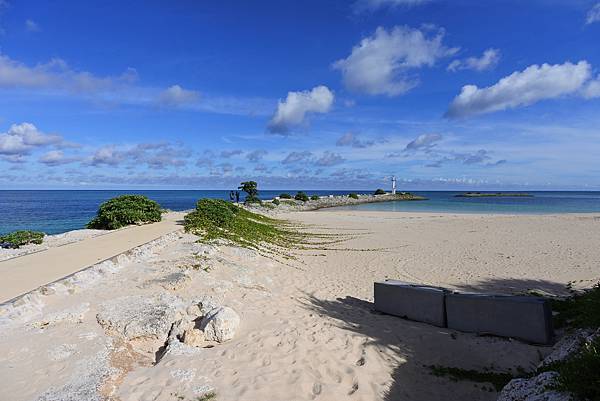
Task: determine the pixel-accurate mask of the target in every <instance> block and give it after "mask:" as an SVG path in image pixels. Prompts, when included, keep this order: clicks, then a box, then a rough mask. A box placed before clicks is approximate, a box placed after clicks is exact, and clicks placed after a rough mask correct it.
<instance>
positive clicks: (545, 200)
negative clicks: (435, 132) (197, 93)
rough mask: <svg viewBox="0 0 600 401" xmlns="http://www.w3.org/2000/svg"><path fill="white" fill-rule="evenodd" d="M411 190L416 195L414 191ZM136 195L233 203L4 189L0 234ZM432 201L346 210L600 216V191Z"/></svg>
mask: <svg viewBox="0 0 600 401" xmlns="http://www.w3.org/2000/svg"><path fill="white" fill-rule="evenodd" d="M282 192H287V193H290V194H292V195H293V194H295V193H296V191H295V190H294V191H292V190H269V191H261V192H260V196H261V198H263V199H270V198H273V197H274V196H276V195H279V194H280V193H282ZM305 192H306V193H307V194H308V195H313V194H316V195H328V194H334V195H341V194H348V193H350V192H357V193H365V191H360V190H357V191H327V190H318V191H310V190H306V191H305ZM411 192H413V191H411ZM127 193H136V194H142V195H146V196H147V197H149V198H151V199H154V200H155V201H157V202H158V203H160V205H161V206H162V207H163V208H166V209H171V210H187V209H192V208H194V205H195V203H196V201H197V200H198V199H201V198H218V199H229V191H228V190H215V191H213V190H210V191H209V190H198V191H192V190H189V191H188V190H181V191H178V190H164V191H159V190H152V191H138V190H135V191H117V190H115V191H107V190H104V191H77V190H62V191H34V190H27V191H0V234H5V233H7V232H10V231H14V230H25V229H27V230H37V231H43V232H45V233H47V234H58V233H63V232H66V231H70V230H76V229H80V228H84V227H85V224H86V223H87V222H88V221H89V220H90V219H91V218H92V217H94V215H95V214H96V211H97V210H98V206H99V205H100V204H101V203H102V202H104V201H106V200H108V199H110V198H112V197H115V196H118V195H122V194H127ZM413 193H414V194H416V195H422V196H425V197H427V198H428V200H426V201H414V202H384V203H371V204H363V205H357V206H348V207H343V209H350V210H352V209H354V210H380V211H396V212H402V211H409V212H451V213H505V214H552V213H592V212H596V213H600V192H538V191H534V192H528V193H530V194H532V195H534V196H533V197H522V198H501V197H494V198H456V197H455V196H454V195H456V194H459V193H462V191H461V192H451V191H430V192H428V191H414V192H413Z"/></svg>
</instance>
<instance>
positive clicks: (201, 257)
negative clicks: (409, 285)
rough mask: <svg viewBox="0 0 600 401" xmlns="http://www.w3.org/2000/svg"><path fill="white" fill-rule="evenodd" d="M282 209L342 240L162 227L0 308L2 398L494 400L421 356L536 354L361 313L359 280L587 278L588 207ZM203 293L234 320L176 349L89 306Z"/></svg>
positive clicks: (365, 299) (529, 286) (481, 285)
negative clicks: (225, 331) (129, 249)
mask: <svg viewBox="0 0 600 401" xmlns="http://www.w3.org/2000/svg"><path fill="white" fill-rule="evenodd" d="M285 218H291V219H293V220H297V221H300V222H302V223H304V224H306V225H308V226H309V227H308V228H307V229H308V230H309V231H322V232H339V233H340V234H345V235H350V236H351V237H352V238H349V239H348V240H347V241H345V242H342V243H339V244H335V245H331V246H327V247H324V249H319V250H311V251H302V252H298V255H297V257H298V259H297V260H290V261H288V262H286V263H280V262H278V261H276V260H273V259H269V258H265V257H263V256H259V255H257V254H256V253H255V252H253V251H248V250H243V249H239V248H234V247H228V246H220V247H218V248H215V247H207V246H204V245H200V244H197V243H195V242H194V241H195V239H196V238H195V237H194V236H191V235H188V234H183V233H179V234H171V235H170V236H169V237H168V238H166V239H164V240H163V241H159V242H158V243H157V245H156V246H155V247H149V248H148V249H146V250H145V251H144V252H140V253H139V254H136V256H135V257H131V258H129V259H127V260H125V261H124V263H121V264H120V265H118V266H112V267H111V268H110V269H103V270H100V273H99V275H97V276H94V280H95V281H93V282H88V281H86V280H88V278H87V277H86V276H82V277H81V279H80V280H75V279H74V280H70V281H68V282H65V283H64V284H61V285H57V286H55V287H54V288H53V289H52V291H48V292H46V295H42V294H37V295H36V296H35V297H33V298H32V299H27V300H23V301H22V302H21V303H20V304H19V305H16V307H14V308H12V309H9V308H5V309H4V315H0V322H2V325H1V326H0V337H1V338H2V340H1V342H0V381H1V382H2V383H3V393H2V394H3V395H2V399H7V400H11V401H21V400H23V401H24V400H81V401H83V400H102V399H109V400H123V401H127V400H131V401H134V400H165V401H166V400H169V401H170V400H175V399H178V397H183V399H185V400H194V399H195V398H194V397H198V396H201V395H203V394H205V393H207V392H209V391H214V392H215V393H216V399H217V400H219V401H233V400H240V399H245V400H313V399H317V400H343V399H351V400H352V399H353V400H400V399H401V400H415V401H417V400H418V401H421V400H494V399H495V398H496V397H497V393H496V392H494V391H491V386H490V385H481V384H477V385H475V384H474V383H471V382H465V381H463V382H453V381H450V380H448V379H447V378H442V377H435V376H432V375H431V374H430V371H429V369H428V368H427V367H426V366H428V365H443V366H455V367H461V368H465V369H483V368H494V369H499V370H507V369H512V370H513V371H515V370H516V369H517V368H518V367H522V368H525V369H531V368H533V367H534V366H535V365H536V364H537V363H538V362H539V361H540V358H541V357H543V356H544V355H545V354H547V353H548V352H549V349H548V348H547V347H538V346H532V345H527V344H523V343H521V342H518V341H512V340H509V339H501V338H493V337H479V336H476V335H474V334H466V333H459V332H454V331H452V330H448V329H440V328H437V327H432V326H429V325H426V324H421V323H416V322H410V321H406V320H403V319H399V318H395V317H391V316H386V315H381V314H377V313H374V312H373V311H372V304H371V302H372V297H373V281H376V280H381V279H385V278H395V279H401V280H406V281H412V282H419V283H427V284H435V285H444V286H449V287H453V288H460V289H468V290H485V291H494V292H505V293H520V292H526V291H529V290H535V291H538V292H547V293H554V294H565V293H566V289H565V285H566V284H567V283H569V282H575V287H589V286H591V285H593V284H594V283H595V282H596V281H597V280H598V278H599V276H600V274H599V273H600V272H599V269H598V266H599V264H600V248H599V247H598V246H597V239H598V238H599V237H600V216H598V215H594V214H587V215H556V216H554V215H547V216H543V215H538V216H507V215H450V214H437V213H436V214H421V213H396V212H358V211H335V210H326V211H316V212H301V213H292V214H288V215H285ZM100 238H102V237H100ZM56 249H60V248H56ZM62 249H67V248H66V247H63V248H62ZM39 254H43V252H40V253H39ZM64 257H65V258H68V257H69V255H68V254H65V255H64ZM48 268H51V266H48ZM2 285H5V284H4V283H2V282H0V286H2ZM202 297H208V298H210V299H211V301H212V302H216V303H218V304H221V305H227V306H229V307H231V308H233V309H234V310H235V311H236V312H237V313H238V314H239V315H240V318H241V323H240V326H239V328H238V330H237V332H236V334H235V338H234V339H233V340H230V341H228V342H224V343H221V344H209V345H210V346H211V347H208V348H195V347H190V346H184V345H183V344H181V346H180V347H179V348H172V349H169V350H168V351H169V352H167V353H166V355H164V356H162V357H161V354H162V353H161V352H160V351H159V350H160V348H161V347H162V346H163V345H164V343H165V341H166V338H164V337H160V335H159V336H158V337H157V338H141V339H137V340H135V341H125V340H124V339H123V338H121V337H119V336H118V335H116V334H115V332H114V331H112V330H109V329H107V328H106V327H103V326H101V325H100V324H99V323H98V318H97V315H98V314H101V315H102V314H103V316H104V315H106V314H107V313H109V314H110V311H111V310H114V309H119V308H125V309H126V308H127V307H129V306H131V305H134V304H136V303H138V302H140V301H143V300H150V301H151V302H156V303H158V304H161V303H164V304H167V305H179V304H181V305H189V304H190V302H191V300H193V299H199V298H202ZM150 301H149V302H150ZM27 302H29V303H31V302H34V303H35V304H34V305H33V306H31V305H24V304H26V303H27ZM168 323H170V322H168ZM162 334H163V335H166V334H168V333H162ZM157 355H158V356H157Z"/></svg>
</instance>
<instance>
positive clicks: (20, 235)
mask: <svg viewBox="0 0 600 401" xmlns="http://www.w3.org/2000/svg"><path fill="white" fill-rule="evenodd" d="M45 235H46V234H45V233H43V232H40V231H29V230H19V231H13V232H12V233H9V234H6V235H2V236H0V244H1V245H2V247H3V248H13V249H16V248H19V247H21V246H23V245H27V244H38V245H39V244H41V243H42V241H43V240H44V236H45Z"/></svg>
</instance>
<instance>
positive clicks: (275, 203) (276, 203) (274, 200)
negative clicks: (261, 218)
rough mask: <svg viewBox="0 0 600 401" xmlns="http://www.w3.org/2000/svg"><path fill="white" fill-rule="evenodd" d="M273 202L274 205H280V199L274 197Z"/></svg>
mask: <svg viewBox="0 0 600 401" xmlns="http://www.w3.org/2000/svg"><path fill="white" fill-rule="evenodd" d="M271 203H272V204H274V205H279V199H273V200H272V201H271Z"/></svg>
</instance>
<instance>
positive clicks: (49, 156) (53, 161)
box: [39, 150, 80, 166]
mask: <svg viewBox="0 0 600 401" xmlns="http://www.w3.org/2000/svg"><path fill="white" fill-rule="evenodd" d="M78 160H80V159H79V158H77V157H65V154H64V153H63V152H62V151H60V150H51V151H49V152H47V153H45V154H44V155H42V157H40V158H39V162H40V163H44V164H45V165H47V166H60V165H62V164H69V163H73V162H76V161H78Z"/></svg>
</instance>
